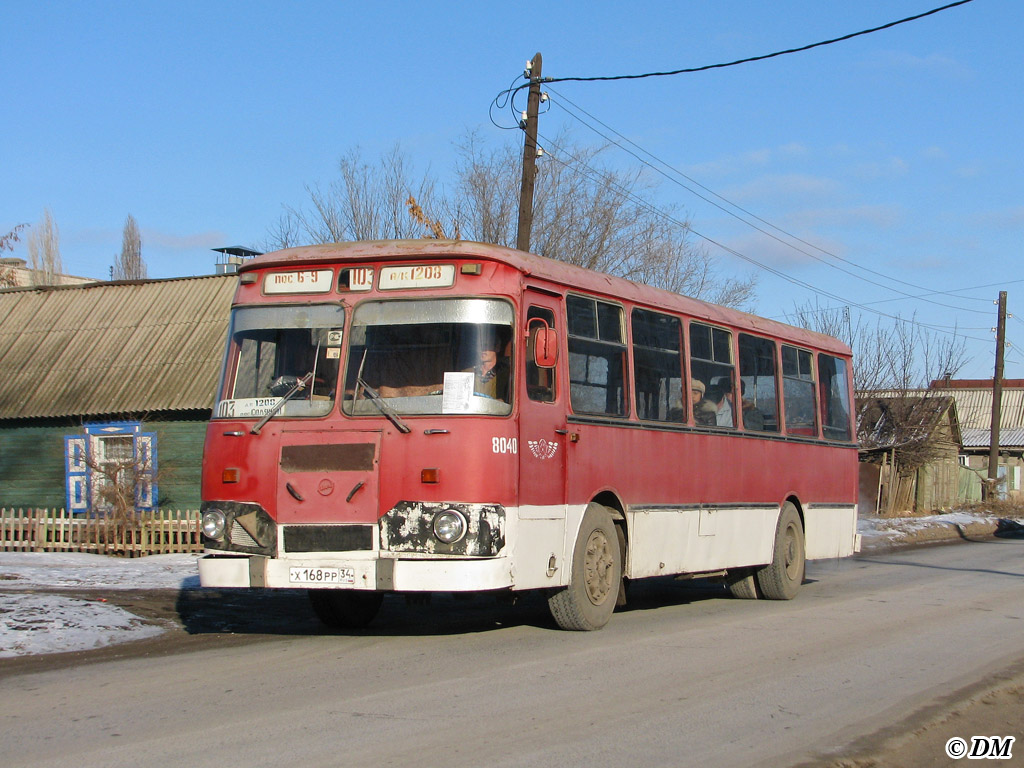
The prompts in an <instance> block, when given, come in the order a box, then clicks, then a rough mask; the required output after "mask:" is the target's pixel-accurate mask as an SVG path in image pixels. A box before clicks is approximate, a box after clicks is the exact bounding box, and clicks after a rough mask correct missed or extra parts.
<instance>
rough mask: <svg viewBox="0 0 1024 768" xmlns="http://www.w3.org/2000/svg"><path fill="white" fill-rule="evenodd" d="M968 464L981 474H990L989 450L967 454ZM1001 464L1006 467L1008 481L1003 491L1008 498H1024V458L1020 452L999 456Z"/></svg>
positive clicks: (985, 475)
mask: <svg viewBox="0 0 1024 768" xmlns="http://www.w3.org/2000/svg"><path fill="white" fill-rule="evenodd" d="M967 466H968V467H970V468H971V469H974V470H976V471H977V472H978V473H980V475H981V476H984V477H987V476H988V450H987V449H986V450H985V452H984V453H983V454H982V453H972V454H969V455H968V456H967ZM999 466H1000V467H1003V466H1005V467H1006V483H1005V485H1003V487H1002V489H1001V491H1002V492H1003V493H1005V496H1006V498H1009V499H1022V498H1024V458H1022V457H1021V456H1020V455H1019V454H1011V455H1009V456H1006V455H1000V456H999Z"/></svg>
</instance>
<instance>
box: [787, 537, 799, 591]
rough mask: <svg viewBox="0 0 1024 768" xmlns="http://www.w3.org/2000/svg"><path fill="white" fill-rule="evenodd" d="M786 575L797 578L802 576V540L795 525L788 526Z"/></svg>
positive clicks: (793, 578)
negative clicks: (798, 536)
mask: <svg viewBox="0 0 1024 768" xmlns="http://www.w3.org/2000/svg"><path fill="white" fill-rule="evenodd" d="M784 549H785V563H786V576H788V577H789V578H790V579H792V580H795V579H798V578H800V542H799V541H798V540H797V535H796V531H795V530H794V529H793V526H789V527H788V528H786V542H785V547H784Z"/></svg>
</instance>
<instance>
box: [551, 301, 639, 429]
mask: <svg viewBox="0 0 1024 768" xmlns="http://www.w3.org/2000/svg"><path fill="white" fill-rule="evenodd" d="M565 305H566V316H567V318H568V325H569V401H570V403H571V404H572V409H573V411H575V412H576V413H594V414H603V415H607V416H625V415H626V382H625V370H626V345H625V335H624V334H623V332H622V331H623V327H622V326H623V324H622V309H621V308H620V307H618V306H617V305H615V304H609V303H607V302H603V301H597V300H596V299H591V298H587V297H585V296H568V297H566V300H565Z"/></svg>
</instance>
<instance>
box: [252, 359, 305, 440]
mask: <svg viewBox="0 0 1024 768" xmlns="http://www.w3.org/2000/svg"><path fill="white" fill-rule="evenodd" d="M312 378H313V372H312V371H310V372H309V373H307V374H306V375H305V376H303V377H302V378H301V379H299V380H298V381H296V382H295V385H294V386H293V387H292V388H291V389H289V390H288V391H287V392H285V393H284V394H283V395H282V396H281V399H280V400H278V401H277V403H275V404H274V407H273V408H271V409H270V411H269V412H268V413H267V415H266V416H264V417H263V418H262V419H260V420H259V421H257V422H256V423H255V424H254V425H253V428H252V429H250V430H249V434H252V435H258V434H259V433H260V430H261V429H263V427H265V426H266V424H267V422H268V421H270V420H271V419H272V418H274V417H275V416H276V415H277V414H278V412H279V411H280V410H281V409H282V408H284V404H285V403H287V402H288V401H289V400H291V399H292V398H293V397H295V395H296V394H297V393H298V392H301V391H302V390H304V389H305V388H306V384H307V383H309V380H310V379H312Z"/></svg>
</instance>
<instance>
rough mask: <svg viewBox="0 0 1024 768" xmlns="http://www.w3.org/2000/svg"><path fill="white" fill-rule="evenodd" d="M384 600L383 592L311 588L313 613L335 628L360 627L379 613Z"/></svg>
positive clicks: (310, 600)
mask: <svg viewBox="0 0 1024 768" xmlns="http://www.w3.org/2000/svg"><path fill="white" fill-rule="evenodd" d="M383 600H384V595H383V593H381V592H355V591H350V590H344V589H311V590H309V602H310V605H312V606H313V613H315V614H316V616H317V618H318V619H320V621H322V622H323V623H324V624H326V625H327V626H328V627H331V628H333V629H359V628H360V627H365V626H366V625H367V624H369V623H370V622H371V621H373V619H374V617H375V616H376V615H377V611H379V610H380V604H381V602H383Z"/></svg>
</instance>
